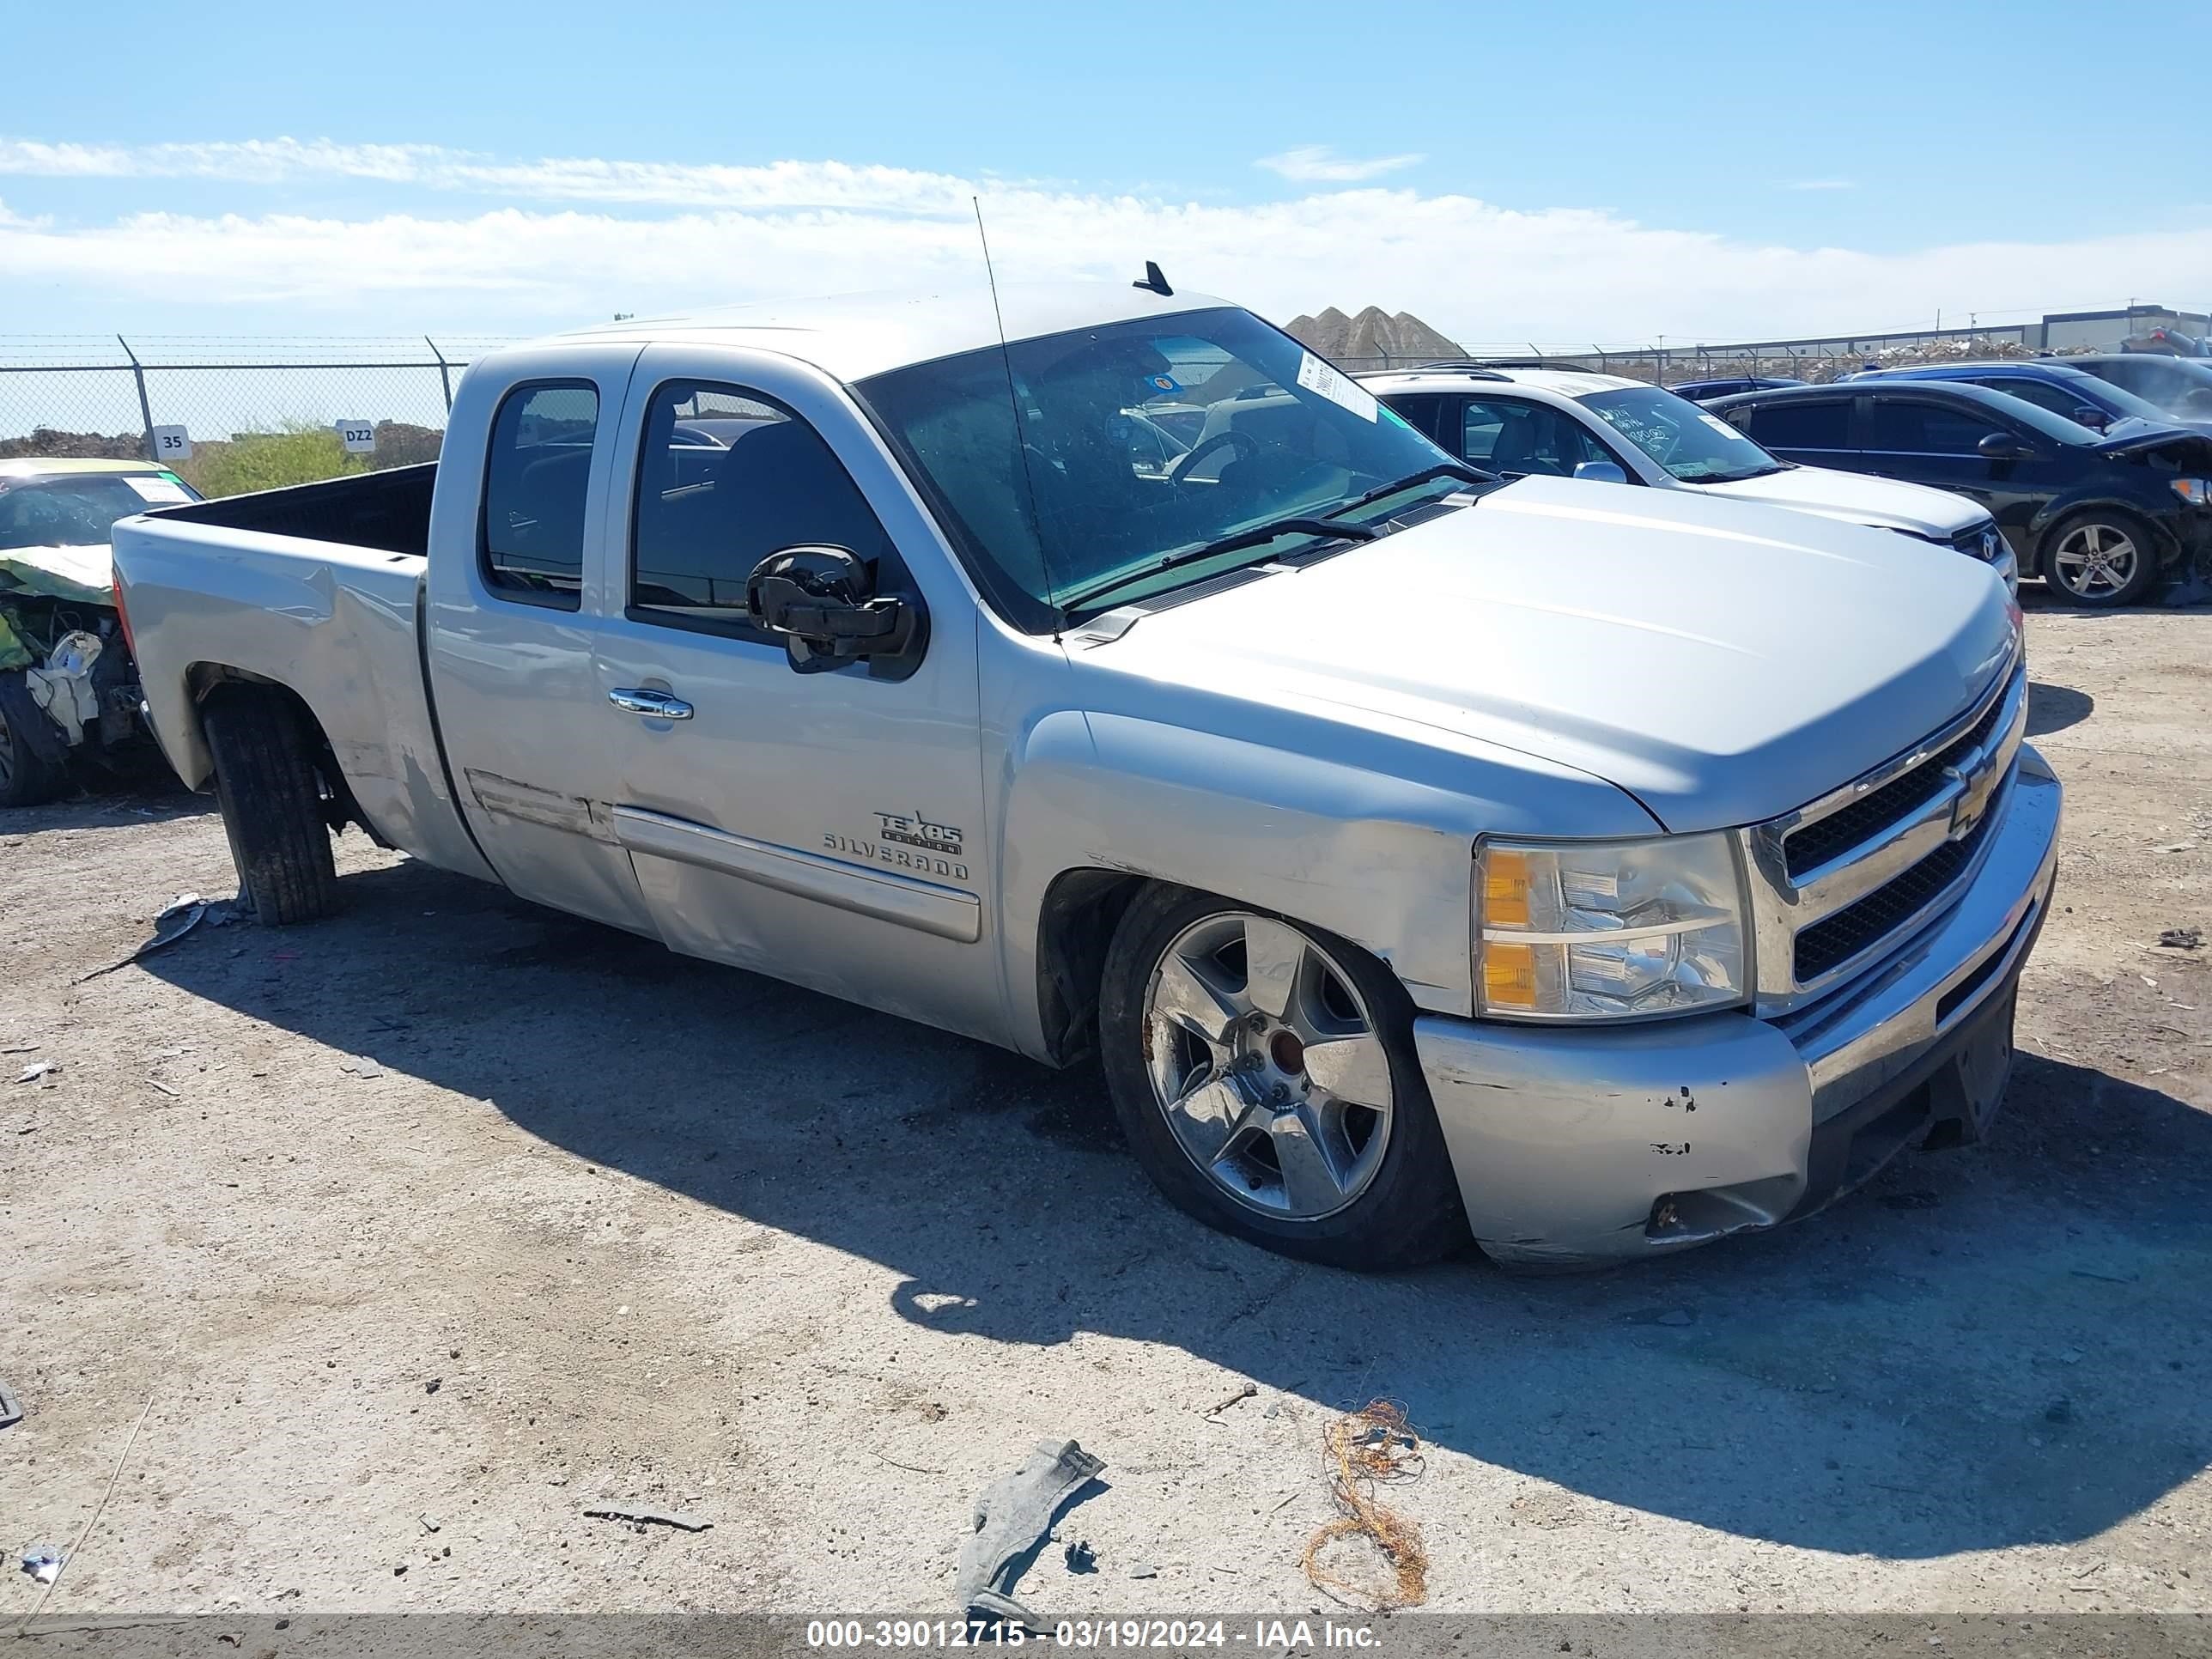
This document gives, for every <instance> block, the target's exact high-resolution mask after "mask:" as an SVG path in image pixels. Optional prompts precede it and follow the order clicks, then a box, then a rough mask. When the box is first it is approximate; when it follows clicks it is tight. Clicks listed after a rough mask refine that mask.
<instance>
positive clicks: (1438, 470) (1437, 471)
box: [1328, 461, 1500, 519]
mask: <svg viewBox="0 0 2212 1659" xmlns="http://www.w3.org/2000/svg"><path fill="white" fill-rule="evenodd" d="M1432 478H1460V479H1463V480H1464V481H1465V482H1467V483H1474V484H1494V483H1498V482H1500V480H1499V478H1498V475H1497V474H1496V473H1495V472H1485V471H1483V470H1482V469H1481V468H1480V467H1479V466H1469V465H1468V464H1467V463H1466V462H1465V461H1439V462H1437V464H1436V465H1434V466H1425V467H1423V468H1422V469H1421V470H1420V471H1419V472H1416V473H1414V474H1413V476H1412V477H1406V478H1401V479H1399V480H1398V482H1397V483H1386V484H1384V485H1383V486H1382V487H1381V488H1380V489H1370V490H1369V491H1368V492H1367V493H1366V494H1365V495H1361V496H1359V497H1358V498H1357V499H1355V500H1352V501H1346V503H1345V504H1344V505H1343V506H1342V507H1334V508H1332V509H1331V510H1330V512H1329V514H1328V516H1329V517H1330V518H1332V519H1340V518H1342V517H1343V516H1344V515H1345V514H1346V513H1357V512H1358V511H1359V509H1360V508H1361V507H1366V506H1368V505H1370V503H1372V502H1375V501H1381V500H1382V499H1383V497H1384V496H1385V495H1396V494H1397V493H1398V492H1399V491H1400V490H1401V489H1413V488H1415V487H1416V486H1417V485H1420V484H1425V483H1428V482H1429V481H1430V480H1431V479H1432Z"/></svg>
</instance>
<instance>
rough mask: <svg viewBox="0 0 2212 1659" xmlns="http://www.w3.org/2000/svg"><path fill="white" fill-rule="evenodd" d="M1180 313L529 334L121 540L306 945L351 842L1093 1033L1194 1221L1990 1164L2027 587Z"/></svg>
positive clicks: (843, 313) (1112, 1085)
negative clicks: (428, 403) (397, 455)
mask: <svg viewBox="0 0 2212 1659" xmlns="http://www.w3.org/2000/svg"><path fill="white" fill-rule="evenodd" d="M1165 288H1166V284H1165V283H1158V285H1157V286H1156V287H1139V288H1136V289H1108V288H1103V287H1090V286H1084V287H1066V288H1053V289H1036V290H1027V289H1007V290H1006V295H1005V298H1006V336H1005V337H1002V335H1001V332H1000V325H998V323H997V322H996V320H995V319H994V314H993V307H992V303H991V300H990V298H989V296H988V295H987V294H985V293H977V294H975V295H943V296H937V297H929V298H921V299H916V300H912V301H881V300H878V301H842V302H828V303H823V304H820V305H816V306H811V307H791V308H787V309H777V310H754V309H740V310H736V311H731V312H725V313H708V314H704V315H701V316H697V317H694V318H690V319H681V320H668V321H662V322H656V323H629V324H624V325H617V326H614V327H611V328H602V329H597V330H592V331H586V332H584V333H580V334H575V335H571V336H568V337H562V338H559V339H555V340H552V341H549V342H546V343H541V344H536V345H532V346H527V347H521V348H517V349H508V350H502V351H500V352H498V353H496V354H495V355H493V356H489V357H487V358H485V359H483V361H481V362H478V363H477V365H476V366H475V367H473V368H471V369H470V371H469V372H468V374H467V375H466V377H465V380H463V382H462V384H461V386H460V388H459V392H458V394H457V396H456V398H455V400H454V406H453V417H452V424H451V427H450V428H449V430H448V433H447V441H446V445H445V452H444V459H442V460H441V461H440V462H439V463H437V464H436V465H435V467H423V468H417V469H413V470H409V471H391V472H384V473H376V474H370V475H368V476H365V477H358V478H349V479H343V480H338V481H336V482H333V483H328V484H319V485H310V486H307V487H304V488H301V489H287V490H279V491H275V492H271V493H270V494H267V495H254V496H246V497H240V498H237V499H234V500H230V501H216V502H210V503H206V504H203V505H193V506H185V507H176V508H173V509H171V510H166V511H162V512H159V513H151V514H148V515H145V516H142V517H138V518H135V519H131V520H125V521H124V522H123V523H122V524H121V525H120V526H118V528H117V530H116V532H115V562H116V566H117V568H118V573H119V588H120V593H121V598H122V600H123V608H124V613H125V619H126V625H127V626H128V627H129V628H130V629H131V632H132V634H133V636H134V639H135V643H136V648H137V660H138V663H139V665H140V669H141V673H142V678H143V684H144V686H145V691H146V698H147V704H148V710H149V716H150V720H151V723H152V725H153V726H154V729H155V732H156V733H157V734H158V736H159V738H160V739H161V743H162V744H163V746H164V748H165V750H167V754H168V757H169V758H170V759H171V761H172V762H173V763H174V764H175V767H176V769H177V770H178V772H179V774H180V775H182V776H183V778H184V780H185V782H186V783H187V784H189V785H191V786H192V787H196V788H206V787H210V785H211V786H212V787H213V788H214V789H215V791H216V794H217V796H218V798H219V799H220V801H221V804H222V812H223V817H224V819H225V822H226V823H227V825H228V831H229V835H230V838H231V845H232V848H233V850H234V854H235V856H236V859H237V863H238V867H239V873H240V882H241V884H242V886H243V889H244V890H245V893H246V896H247V897H248V898H249V899H250V902H252V906H253V908H254V909H255V910H256V911H257V912H258V914H259V915H260V916H261V917H262V918H263V919H264V920H265V921H270V922H278V923H281V922H292V921H306V920H308V919H310V918H313V917H315V916H319V915H323V914H324V913H325V912H326V911H327V910H329V909H330V908H331V907H332V906H333V905H334V904H335V903H336V902H337V900H338V898H339V896H340V884H338V883H337V879H336V877H335V875H334V871H333V862H332V854H331V834H332V832H334V831H336V830H337V829H340V828H341V827H342V826H343V825H345V824H347V823H355V824H358V825H359V826H361V827H362V829H365V830H366V831H367V832H368V834H369V835H370V836H374V838H375V839H376V840H377V841H378V842H381V843H382V844H384V845H386V846H391V847H398V848H404V849H405V850H406V851H407V852H409V853H410V854H413V855H415V856H416V857H417V858H420V859H422V860H426V861H428V862H429V863H431V864H435V865H437V866H441V867H443V868H446V869H448V870H453V871H460V872H466V873H468V874H470V875H473V876H477V877H480V878H483V879H484V880H487V881H494V882H499V883H501V884H505V885H506V886H507V887H508V888H511V889H512V890H513V891H514V892H516V893H518V894H520V895H521V896H524V897H526V898H528V899H531V900H534V901H536V902H539V903H542V904H546V905H550V906H553V907H555V908H559V909H562V910H565V911H571V912H574V913H575V914H578V915H585V916H590V917H594V918H597V919H598V920H599V921H604V922H606V923H608V924H610V925H611V926H614V927H622V928H626V929H629V930H630V931H632V932H634V933H641V934H645V935H648V936H652V937H656V938H659V939H663V940H665V942H666V943H667V945H669V946H670V947H671V949H673V950H676V951H682V952H684V953H687V954H689V955H692V956H696V957H707V958H711V959H713V960H715V961H718V962H724V963H732V964H735V965H737V966H738V967H741V968H746V969H752V970H754V971H756V972H759V973H763V974H769V975H775V976H777V977H779V978H782V979H786V980H789V981H795V982H797V983H799V984H800V985H805V986H810V987H814V988H816V989H818V990H820V991H823V992H825V993H828V994H831V995H835V996H838V997H843V998H848V999H850V1000H854V1001H855V1002H859V1003H862V1004H865V1005H867V1006H872V1007H875V1008H878V1009H881V1010H883V1011H884V1012H886V1013H890V1014H896V1015H899V1016H902V1017H904V1018H909V1019H915V1020H920V1021H923V1022H926V1023H927V1024H933V1025H939V1026H943V1027H945V1028H947V1029H949V1030H955V1031H960V1032H965V1033H967V1034H969V1036H975V1037H978V1038H981V1039H982V1040H983V1041H985V1042H993V1043H998V1044H1002V1045H1004V1046H1005V1047H1007V1048H1012V1049H1016V1050H1018V1051H1019V1052H1020V1053H1022V1054H1027V1055H1030V1056H1031V1057H1033V1058H1035V1059H1036V1060H1040V1061H1043V1062H1045V1063H1047V1064H1051V1065H1066V1064H1068V1063H1070V1062H1072V1061H1073V1060H1077V1059H1078V1058H1079V1057H1082V1056H1084V1055H1085V1054H1088V1053H1090V1052H1092V1051H1094V1050H1095V1051H1096V1052H1097V1054H1099V1056H1100V1058H1101V1060H1103V1072H1104V1077H1105V1081H1106V1085H1107V1089H1108V1091H1109V1093H1110V1095H1111V1097H1112V1099H1113V1103H1114V1105H1115V1109H1116V1111H1117V1113H1118V1115H1119V1116H1120V1119H1121V1123H1122V1126H1123V1127H1124V1129H1125V1130H1126V1132H1127V1139H1128V1141H1129V1144H1130V1146H1132V1148H1133V1150H1134V1151H1135V1152H1136V1154H1137V1156H1138V1158H1139V1159H1140V1160H1141V1161H1142V1162H1143V1164H1144V1165H1145V1167H1146V1170H1147V1171H1148V1172H1149V1173H1150V1174H1151V1175H1152V1177H1153V1179H1154V1180H1155V1181H1156V1182H1158V1184H1159V1186H1160V1187H1161V1188H1163V1189H1164V1191H1165V1193H1166V1194H1168V1196H1169V1197H1170V1198H1171V1199H1172V1200H1174V1201H1175V1202H1176V1203H1177V1204H1179V1205H1181V1206H1183V1207H1184V1208H1185V1209H1187V1210H1188V1211H1190V1212H1192V1213H1194V1215H1196V1216H1198V1217H1200V1218H1202V1219H1204V1220H1206V1221H1207V1222H1209V1223H1211V1224H1212V1225H1215V1226H1218V1227H1220V1228H1223V1229H1225V1230H1227V1231H1231V1232H1233V1233H1237V1234H1239V1235H1241V1236H1243V1237H1246V1238H1249V1239H1253V1240H1255V1241H1257V1242H1259V1243H1263V1244H1266V1245H1268V1246H1271V1247H1273V1248H1275V1249H1280V1250H1284V1251H1285V1252H1288V1253H1291V1254H1293V1255H1301V1256H1304V1257H1308V1258H1310V1259H1315V1260H1319V1261H1328V1262H1334V1263H1338V1264H1341V1265H1344V1266H1347V1267H1389V1266H1392V1265H1395V1264H1401V1263H1405V1262H1408V1261H1417V1260H1420V1259H1423V1258H1425V1257H1430V1256H1433V1255H1437V1254H1439V1253H1442V1252H1443V1251H1445V1250H1447V1249H1450V1248H1451V1247H1452V1246H1453V1245H1454V1244H1455V1243H1458V1242H1461V1241H1463V1240H1464V1239H1465V1238H1466V1237H1468V1234H1469V1233H1470V1232H1471V1233H1472V1235H1473V1237H1474V1238H1475V1239H1476V1240H1477V1241H1478V1242H1479V1243H1480V1245H1481V1246H1482V1248H1483V1249H1485V1250H1486V1251H1487V1252H1488V1253H1489V1254H1490V1255H1492V1256H1494V1257H1497V1258H1498V1259H1500V1260H1503V1261H1510V1262H1517V1263H1523V1264H1531V1265H1568V1264H1577V1263H1580V1264H1589V1263H1597V1262H1604V1261H1619V1260H1622V1259H1626V1258H1632V1257H1638V1256H1644V1255H1652V1254H1655V1253H1657V1252H1661V1251H1665V1250H1670V1249H1679V1248H1681V1247H1684V1246H1688V1245H1693V1244H1697V1243H1703V1242H1705V1241H1708V1240H1711V1239H1714V1238H1717V1237H1722V1236H1723V1235H1726V1234H1729V1233H1734V1232H1737V1231H1744V1230H1747V1229H1755V1228H1763V1227H1767V1226H1771V1225H1775V1224H1776V1223H1778V1222H1781V1221H1783V1220H1785V1219H1787V1218H1791V1217H1794V1216H1797V1215H1800V1214H1802V1213H1804V1212H1808V1211H1810V1210H1812V1209H1814V1208H1817V1207H1819V1206H1820V1205H1822V1204H1824V1203H1826V1201H1828V1200H1830V1199H1832V1198H1833V1197H1834V1196H1835V1195H1836V1194H1838V1193H1839V1192H1843V1191H1845V1190H1847V1189H1849V1188H1850V1187H1851V1186H1853V1185H1854V1184H1856V1183H1857V1182H1860V1181H1863V1179H1864V1178H1865V1177H1866V1176H1868V1175H1869V1174H1870V1173H1871V1172H1872V1171H1873V1170H1875V1169H1876V1168H1877V1167H1879V1166H1880V1165H1881V1164H1882V1163H1884V1162H1885V1161H1886V1160H1887V1158H1889V1157H1890V1156H1891V1155H1892V1154H1893V1153H1895V1152H1898V1151H1899V1150H1900V1149H1901V1148H1904V1147H1906V1146H1919V1145H1936V1144H1948V1143H1957V1142H1960V1141H1966V1140H1972V1139H1975V1138H1977V1137H1978V1135H1979V1134H1980V1133H1981V1131H1982V1129H1983V1127H1984V1125H1985V1123H1986V1122H1987V1121H1988V1119H1989V1117H1990V1113H1991V1112H1992V1110H1993V1109H1995V1107H1996V1103H1997V1102H1998V1099H1999V1097H2000V1095H2001V1094H2002V1090H2003V1087H2004V1083H2005V1079H2006V1074H2007V1071H2008V1063H2009V1060H2010V1054H2011V1032H2012V1021H2013V1005H2014V1000H2015V986H2016V983H2017V981H2018V975H2019V973H2020V969H2021V963H2022V962H2023V960H2024V959H2025V957H2027V952H2028V951H2029V949H2030V948H2031V946H2032V945H2033V943H2034V939H2035V937H2036V933H2037V932H2038V930H2039V927H2041V925H2042V922H2043V920H2044V916H2045V911H2046V909H2047V908H2048V906H2049V902H2050V898H2051V883H2052V876H2053V868H2054V854H2055V845H2056V839H2057V827H2058V818H2059V787H2058V784H2057V781H2056V780H2055V779H2054V778H2053V776H2052V775H2051V772H2050V771H2049V769H2047V768H2046V767H2045V765H2044V763H2043V762H2042V761H2041V759H2040V758H2039V757H2038V756H2037V755H2036V753H2035V752H2034V750H2032V749H2029V748H2027V747H2026V746H2024V744H2023V743H2022V735H2023V730H2024V726H2025V721H2026V718H2027V677H2026V670H2025V665H2024V664H2023V660H2022V654H2021V618H2020V613H2019V611H2018V610H2017V609H2016V608H2015V606H2014V605H2012V604H2011V603H2010V601H2009V600H2008V597H2007V595H2006V592H2005V590H2004V587H2003V585H2002V582H2001V581H2000V580H1998V578H1997V577H1996V575H1994V574H1991V573H1990V570H1989V569H1988V568H1986V567H1984V566H1982V565H1979V564H1978V563H1975V562H1972V561H1969V560H1965V559H1929V558H1927V557H1925V556H1922V554H1921V553H1920V551H1919V550H1916V549H1915V548H1913V547H1912V546H1911V545H1909V544H1906V543H1905V540H1904V538H1900V537H1898V536H1894V535H1891V534H1887V533H1886V532H1879V531H1873V530H1868V529H1864V528H1862V527H1858V526H1850V525H1844V524H1838V523H1836V522H1834V521H1832V520H1826V519H1822V518H1817V517H1814V516H1811V515H1808V514H1804V513H1790V512H1787V511H1784V510H1782V509H1779V508H1773V507H1759V506H1749V505H1741V506H1740V505H1735V504H1732V503H1727V502H1716V501H1704V500H1696V499H1691V498H1688V497H1687V496H1686V495H1682V494H1677V493H1668V492H1661V491H1657V490H1650V491H1638V492H1634V493H1633V494H1632V493H1631V492H1627V491H1623V490H1621V489H1618V488H1607V487H1606V486H1604V485H1602V484H1595V483H1576V482H1572V481H1569V480H1564V479H1547V478H1528V479H1525V480H1522V481H1520V482H1517V483H1511V484H1501V483H1499V482H1498V480H1496V479H1495V478H1492V477H1488V476H1487V475H1486V474H1483V473H1480V472H1477V471H1473V470H1472V469H1470V468H1469V467H1468V465H1466V464H1465V463H1463V462H1461V461H1457V460H1454V459H1450V458H1448V457H1446V456H1445V455H1444V454H1443V453H1442V452H1440V451H1439V450H1437V449H1436V448H1435V447H1432V446H1431V444H1430V443H1429V441H1427V440H1426V439H1425V438H1423V437H1421V436H1420V435H1418V434H1417V433H1415V432H1414V431H1413V429H1412V428H1410V427H1409V426H1407V424H1406V423H1405V422H1402V421H1401V420H1400V419H1398V418H1397V417H1396V416H1394V415H1392V414H1391V413H1390V412H1389V410H1387V409H1384V408H1383V407H1381V406H1380V405H1379V404H1377V403H1376V399H1375V398H1373V397H1372V396H1371V395H1370V393H1369V392H1366V391H1365V390H1364V389H1363V388H1361V387H1359V386H1357V385H1356V384H1353V383H1352V382H1351V381H1349V380H1346V378H1345V377H1343V376H1341V375H1340V374H1337V373H1336V372H1335V371H1334V369H1332V368H1330V367H1329V366H1328V364H1326V363H1324V362H1321V361H1320V360H1319V359H1317V358H1316V357H1314V356H1312V355H1311V354H1310V353H1308V352H1306V351H1305V350H1304V349H1302V348H1301V347H1300V346H1299V345H1298V344H1297V342H1295V341H1293V340H1291V338H1290V337H1287V336H1285V335H1284V334H1283V333H1281V332H1279V331H1277V330H1276V329H1274V328H1273V327H1272V326H1270V325H1267V324H1266V323H1264V322H1262V321H1261V320H1260V319H1258V318H1256V317H1255V316H1253V315H1251V314H1250V313H1248V312H1245V311H1243V310H1240V309H1238V308H1237V307H1233V306H1231V305H1228V304H1225V303H1224V302H1222V301H1216V300H1211V299H1206V298H1203V297H1200V296H1195V295H1182V294H1170V293H1167V292H1164V291H1162V290H1164V289H1165Z"/></svg>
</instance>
